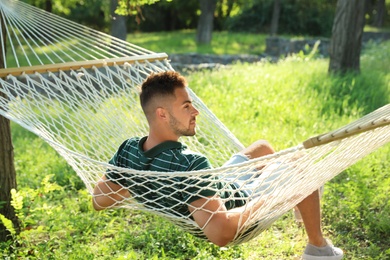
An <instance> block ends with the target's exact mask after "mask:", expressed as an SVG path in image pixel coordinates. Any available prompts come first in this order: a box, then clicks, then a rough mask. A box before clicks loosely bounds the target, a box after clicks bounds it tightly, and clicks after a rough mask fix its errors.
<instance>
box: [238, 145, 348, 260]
mask: <svg viewBox="0 0 390 260" xmlns="http://www.w3.org/2000/svg"><path fill="white" fill-rule="evenodd" d="M274 152H275V150H274V149H273V148H272V146H271V145H270V144H269V143H268V142H267V141H264V140H259V141H257V142H255V143H253V144H251V145H250V146H248V147H247V148H245V149H244V150H243V151H242V152H241V153H242V154H245V155H246V156H247V157H248V158H249V159H253V158H257V157H261V156H265V155H268V154H272V153H274ZM297 207H298V209H299V211H300V213H301V215H302V220H303V223H304V225H305V229H306V233H307V236H308V239H309V244H308V246H307V247H306V249H305V252H304V255H303V259H316V260H317V259H334V260H337V259H341V258H342V257H343V251H342V250H341V249H339V248H335V247H333V246H332V245H328V243H327V241H326V240H325V238H324V236H323V234H322V229H321V208H320V196H319V191H318V190H316V191H314V192H313V193H312V194H310V195H309V196H307V197H306V198H305V199H304V200H303V201H301V202H300V203H299V204H298V205H297Z"/></svg>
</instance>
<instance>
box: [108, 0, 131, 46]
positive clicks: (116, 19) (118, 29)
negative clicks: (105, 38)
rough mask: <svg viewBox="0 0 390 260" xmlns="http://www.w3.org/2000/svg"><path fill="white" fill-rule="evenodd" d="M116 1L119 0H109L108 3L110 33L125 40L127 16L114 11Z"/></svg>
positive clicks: (116, 6) (116, 5) (116, 4)
mask: <svg viewBox="0 0 390 260" xmlns="http://www.w3.org/2000/svg"><path fill="white" fill-rule="evenodd" d="M118 1H119V0H111V3H110V12H111V35H112V36H114V37H116V38H119V39H121V40H124V41H125V40H126V37H127V26H126V21H127V17H126V16H123V15H118V14H116V13H115V10H116V9H117V8H118Z"/></svg>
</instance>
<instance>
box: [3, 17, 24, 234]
mask: <svg viewBox="0 0 390 260" xmlns="http://www.w3.org/2000/svg"><path fill="white" fill-rule="evenodd" d="M0 23H1V31H2V35H4V37H2V43H1V44H2V45H3V46H4V47H5V46H6V38H5V35H6V31H5V29H6V28H5V25H4V20H3V17H2V15H1V14H0ZM4 57H5V52H4V53H3V49H2V48H1V49H0V69H2V68H4V59H3V58H4ZM0 95H2V96H3V95H4V94H3V93H2V92H0ZM12 189H16V172H15V166H14V152H13V146H12V139H11V126H10V121H9V120H8V119H6V118H5V117H3V116H0V214H1V215H3V216H4V217H6V218H7V219H9V220H11V221H12V223H13V226H14V229H15V230H16V231H17V232H19V221H18V218H17V216H16V214H15V211H14V208H13V207H12V205H11V199H12V198H11V190H12ZM9 235H10V233H9V231H8V230H7V229H6V227H5V226H4V225H3V223H2V222H1V221H0V242H4V241H7V240H9V239H10V238H11V237H10V236H9Z"/></svg>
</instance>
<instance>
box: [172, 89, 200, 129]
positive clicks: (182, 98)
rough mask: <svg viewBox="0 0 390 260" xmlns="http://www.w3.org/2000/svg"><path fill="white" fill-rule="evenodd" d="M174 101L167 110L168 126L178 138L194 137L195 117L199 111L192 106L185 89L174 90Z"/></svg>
mask: <svg viewBox="0 0 390 260" xmlns="http://www.w3.org/2000/svg"><path fill="white" fill-rule="evenodd" d="M175 97H176V99H175V100H174V102H173V103H172V104H171V106H170V108H169V109H168V114H169V125H170V127H171V129H172V131H173V132H174V134H175V135H177V136H178V137H180V136H193V135H195V132H196V131H195V127H196V116H197V115H199V111H198V110H197V109H196V108H195V107H194V106H193V104H192V99H191V98H190V95H189V94H188V91H187V89H186V88H177V89H176V90H175Z"/></svg>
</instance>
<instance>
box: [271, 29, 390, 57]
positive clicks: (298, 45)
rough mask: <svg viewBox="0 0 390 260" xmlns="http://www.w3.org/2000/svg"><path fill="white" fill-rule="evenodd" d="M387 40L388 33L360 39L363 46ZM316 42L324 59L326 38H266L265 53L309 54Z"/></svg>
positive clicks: (388, 38) (282, 54)
mask: <svg viewBox="0 0 390 260" xmlns="http://www.w3.org/2000/svg"><path fill="white" fill-rule="evenodd" d="M387 40H390V33H388V32H364V33H363V39H362V41H363V46H364V44H365V43H367V42H369V41H374V42H377V43H380V42H382V41H387ZM317 42H318V43H319V45H318V47H317V48H318V53H319V54H320V55H322V56H324V57H328V56H329V45H330V39H327V38H318V39H291V38H285V37H268V38H267V39H266V51H265V53H266V54H267V55H270V56H274V57H280V56H285V55H289V54H292V53H299V52H300V51H304V52H305V53H309V52H310V51H311V50H312V49H313V47H314V46H315V44H316V43H317Z"/></svg>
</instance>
